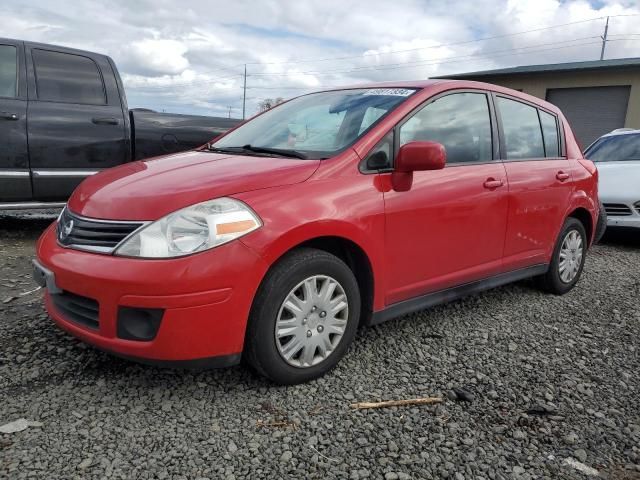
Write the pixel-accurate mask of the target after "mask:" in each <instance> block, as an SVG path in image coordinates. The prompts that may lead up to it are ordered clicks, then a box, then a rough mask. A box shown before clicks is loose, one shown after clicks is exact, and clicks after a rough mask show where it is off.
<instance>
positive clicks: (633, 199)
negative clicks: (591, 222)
mask: <svg viewBox="0 0 640 480" xmlns="http://www.w3.org/2000/svg"><path fill="white" fill-rule="evenodd" d="M584 156H585V157H586V158H588V159H590V160H592V161H593V162H595V163H596V165H597V167H598V172H599V183H598V192H599V197H600V201H601V202H602V203H603V204H604V208H605V211H606V212H607V227H635V228H640V130H633V129H627V128H624V129H619V130H614V131H613V132H611V133H608V134H606V135H603V136H602V137H600V138H599V139H598V140H596V141H595V142H593V143H592V144H591V145H590V146H589V147H588V148H587V149H586V150H585V152H584Z"/></svg>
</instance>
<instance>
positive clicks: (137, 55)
mask: <svg viewBox="0 0 640 480" xmlns="http://www.w3.org/2000/svg"><path fill="white" fill-rule="evenodd" d="M188 50H189V49H188V48H187V46H186V45H185V44H184V43H182V42H179V41H177V40H166V39H150V38H149V39H145V40H138V41H134V42H132V44H131V48H130V50H129V52H130V53H129V61H130V62H131V63H132V64H134V65H136V67H137V68H138V69H139V70H141V71H147V72H149V74H154V73H155V74H169V75H176V74H180V73H182V72H184V71H185V70H186V69H187V68H188V67H189V60H187V58H186V57H185V56H184V55H185V53H187V51H188Z"/></svg>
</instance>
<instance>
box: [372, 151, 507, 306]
mask: <svg viewBox="0 0 640 480" xmlns="http://www.w3.org/2000/svg"><path fill="white" fill-rule="evenodd" d="M386 176H387V177H389V176H391V174H387V175H386ZM487 179H494V180H499V181H501V182H503V186H502V187H499V188H486V187H485V186H484V183H485V182H486V181H487ZM506 181H507V177H506V174H505V168H504V165H503V164H502V163H501V162H496V163H488V164H484V165H469V166H462V165H457V166H448V167H446V168H444V169H443V170H434V171H427V172H414V173H413V183H412V185H411V188H410V189H408V190H407V191H395V190H393V189H389V191H387V192H385V194H384V197H385V198H384V200H385V211H386V232H385V238H386V245H385V261H386V264H387V277H386V278H387V282H386V300H387V301H386V303H387V304H392V303H395V302H398V301H401V300H406V299H408V298H411V297H415V296H418V295H420V294H423V293H425V292H429V291H436V290H442V289H443V288H447V287H451V286H453V285H457V284H461V283H467V282H469V281H473V280H478V279H481V278H485V277H489V276H491V275H495V274H497V273H500V269H501V265H502V250H503V244H504V237H505V229H506V223H507V188H506Z"/></svg>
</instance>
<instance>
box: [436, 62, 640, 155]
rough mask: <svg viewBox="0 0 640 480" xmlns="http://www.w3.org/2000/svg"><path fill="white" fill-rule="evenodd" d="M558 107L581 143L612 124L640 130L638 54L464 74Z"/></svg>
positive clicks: (639, 64)
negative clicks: (612, 58)
mask: <svg viewBox="0 0 640 480" xmlns="http://www.w3.org/2000/svg"><path fill="white" fill-rule="evenodd" d="M436 78H454V79H459V80H462V79H464V80H476V81H479V82H488V83H495V84H497V85H503V86H505V87H509V88H513V89H515V90H520V91H522V92H525V93H528V94H530V95H534V96H536V97H539V98H543V99H545V100H548V101H549V102H551V103H553V104H555V105H557V106H558V107H560V109H561V110H562V111H563V112H564V114H565V116H566V117H567V119H568V120H569V123H570V124H571V126H572V128H573V131H574V132H575V134H576V136H577V137H578V140H579V142H580V143H581V144H582V146H583V147H585V148H586V147H587V146H588V145H589V144H590V143H591V142H593V141H594V140H595V139H597V138H598V137H600V136H601V135H603V134H605V133H608V132H610V131H611V130H614V129H616V128H622V127H630V128H640V58H622V59H616V60H599V61H592V62H572V63H556V64H549V65H529V66H522V67H514V68H503V69H499V70H486V71H482V72H471V73H462V74H456V75H449V76H446V77H436Z"/></svg>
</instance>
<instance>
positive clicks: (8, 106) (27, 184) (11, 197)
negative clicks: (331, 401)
mask: <svg viewBox="0 0 640 480" xmlns="http://www.w3.org/2000/svg"><path fill="white" fill-rule="evenodd" d="M23 59H24V54H23V46H22V44H21V43H20V42H11V41H4V40H0V203H14V202H20V201H25V200H30V199H31V179H30V178H29V152H28V148H27V92H26V80H25V68H24V60H23Z"/></svg>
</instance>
